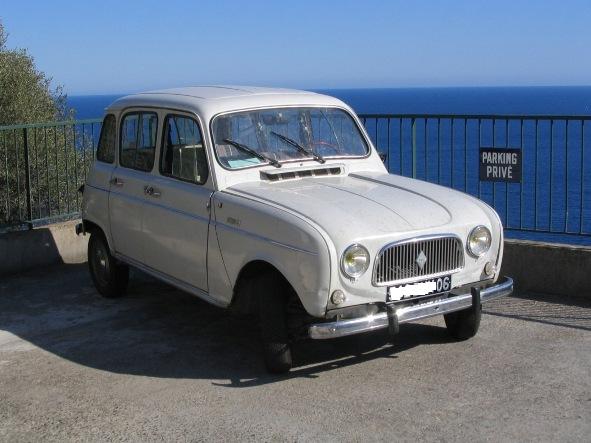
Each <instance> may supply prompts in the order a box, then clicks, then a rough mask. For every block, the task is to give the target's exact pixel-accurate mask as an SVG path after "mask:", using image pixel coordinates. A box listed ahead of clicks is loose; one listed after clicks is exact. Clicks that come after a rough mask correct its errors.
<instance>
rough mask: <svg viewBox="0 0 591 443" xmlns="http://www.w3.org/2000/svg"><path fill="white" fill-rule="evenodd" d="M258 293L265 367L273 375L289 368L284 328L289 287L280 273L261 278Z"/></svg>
mask: <svg viewBox="0 0 591 443" xmlns="http://www.w3.org/2000/svg"><path fill="white" fill-rule="evenodd" d="M261 278H262V280H261V282H260V286H259V289H260V293H259V322H260V328H261V339H262V342H263V352H264V358H265V366H266V368H267V370H268V371H269V372H271V373H273V374H284V373H286V372H288V371H289V370H290V369H291V366H292V359H291V346H290V342H289V333H288V327H287V301H288V294H289V291H288V288H287V287H286V283H285V281H284V280H283V279H282V278H281V276H279V275H275V274H269V275H265V276H264V277H261Z"/></svg>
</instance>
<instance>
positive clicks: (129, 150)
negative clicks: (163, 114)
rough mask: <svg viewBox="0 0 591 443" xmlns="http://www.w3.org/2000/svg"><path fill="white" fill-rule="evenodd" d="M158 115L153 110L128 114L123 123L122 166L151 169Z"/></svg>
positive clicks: (120, 161) (144, 169) (120, 160)
mask: <svg viewBox="0 0 591 443" xmlns="http://www.w3.org/2000/svg"><path fill="white" fill-rule="evenodd" d="M157 129H158V116H157V115H156V114H155V113H153V112H139V113H131V114H127V115H126V116H125V117H124V119H123V122H122V123H121V153H120V158H119V163H120V164H121V166H123V167H126V168H132V169H139V170H140V171H151V170H152V167H153V166H154V153H155V151H156V133H157Z"/></svg>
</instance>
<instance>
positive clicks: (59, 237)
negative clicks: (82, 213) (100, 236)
mask: <svg viewBox="0 0 591 443" xmlns="http://www.w3.org/2000/svg"><path fill="white" fill-rule="evenodd" d="M79 222H80V221H79V220H73V221H68V222H63V223H56V224H54V225H50V226H44V227H40V228H35V229H32V230H28V231H16V232H8V233H4V234H0V275H7V274H15V273H17V272H21V271H26V270H29V269H35V268H39V267H41V266H48V265H52V264H56V263H82V262H85V261H86V248H87V244H88V236H87V235H86V236H84V235H80V236H77V235H76V232H75V227H76V224H77V223H79Z"/></svg>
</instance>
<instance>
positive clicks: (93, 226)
mask: <svg viewBox="0 0 591 443" xmlns="http://www.w3.org/2000/svg"><path fill="white" fill-rule="evenodd" d="M82 227H83V229H84V233H88V234H90V235H92V234H102V235H103V236H104V237H105V239H106V240H107V244H108V245H109V249H110V250H111V253H112V252H113V251H114V249H113V244H112V242H111V238H110V236H109V235H108V233H107V231H106V230H105V229H103V227H102V226H100V225H99V224H98V223H95V222H93V221H91V220H88V219H82Z"/></svg>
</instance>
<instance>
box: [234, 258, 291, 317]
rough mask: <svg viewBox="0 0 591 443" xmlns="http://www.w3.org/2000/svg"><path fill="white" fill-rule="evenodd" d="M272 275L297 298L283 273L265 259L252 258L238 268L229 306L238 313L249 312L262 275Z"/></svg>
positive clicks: (253, 304) (261, 280)
mask: <svg viewBox="0 0 591 443" xmlns="http://www.w3.org/2000/svg"><path fill="white" fill-rule="evenodd" d="M269 275H274V276H276V277H277V278H279V279H281V281H283V282H284V283H285V285H286V286H287V287H288V288H289V290H291V291H292V292H293V294H294V295H295V296H296V297H297V298H298V299H299V296H298V295H297V292H296V291H295V289H294V287H293V285H292V284H291V283H290V282H289V280H288V279H287V277H286V276H285V275H283V273H282V272H281V271H280V270H279V269H278V268H277V267H275V266H274V265H273V264H271V263H270V262H269V261H267V260H263V259H253V260H251V261H249V262H248V263H246V264H245V265H244V266H242V268H241V269H240V272H239V273H238V276H237V278H236V281H235V284H234V288H233V290H232V301H231V302H230V307H231V309H232V311H233V312H236V313H238V314H249V313H252V312H254V309H255V308H256V302H257V298H256V294H257V291H259V290H262V288H261V285H262V282H263V279H262V277H263V276H269Z"/></svg>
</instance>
